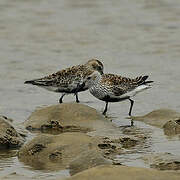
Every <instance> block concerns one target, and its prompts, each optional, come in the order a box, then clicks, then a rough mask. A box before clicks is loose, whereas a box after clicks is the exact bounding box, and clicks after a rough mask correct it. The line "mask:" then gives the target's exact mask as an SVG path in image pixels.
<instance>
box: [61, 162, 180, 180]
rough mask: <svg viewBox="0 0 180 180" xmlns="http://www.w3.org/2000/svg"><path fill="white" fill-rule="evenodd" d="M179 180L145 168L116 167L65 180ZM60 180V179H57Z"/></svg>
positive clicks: (170, 174)
mask: <svg viewBox="0 0 180 180" xmlns="http://www.w3.org/2000/svg"><path fill="white" fill-rule="evenodd" d="M96 179H98V180H107V179H110V180H132V179H133V180H144V179H145V180H179V174H176V173H171V172H162V171H157V170H153V169H147V168H137V167H126V166H116V165H103V166H97V167H94V168H91V169H88V170H85V171H83V172H81V173H78V174H76V175H74V176H72V177H70V178H66V180H96ZM59 180H60V179H59Z"/></svg>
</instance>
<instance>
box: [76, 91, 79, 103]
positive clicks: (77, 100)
mask: <svg viewBox="0 0 180 180" xmlns="http://www.w3.org/2000/svg"><path fill="white" fill-rule="evenodd" d="M76 102H77V103H79V102H80V101H79V99H78V93H76Z"/></svg>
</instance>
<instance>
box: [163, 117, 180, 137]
mask: <svg viewBox="0 0 180 180" xmlns="http://www.w3.org/2000/svg"><path fill="white" fill-rule="evenodd" d="M163 129H164V134H166V135H168V136H172V135H176V134H180V118H177V119H174V120H171V121H168V122H167V123H166V124H164V126H163Z"/></svg>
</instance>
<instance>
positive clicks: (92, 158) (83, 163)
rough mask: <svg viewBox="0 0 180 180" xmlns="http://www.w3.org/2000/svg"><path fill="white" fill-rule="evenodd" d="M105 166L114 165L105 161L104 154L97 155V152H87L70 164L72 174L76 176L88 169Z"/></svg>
mask: <svg viewBox="0 0 180 180" xmlns="http://www.w3.org/2000/svg"><path fill="white" fill-rule="evenodd" d="M104 164H112V162H111V161H108V160H107V159H105V158H104V157H103V156H102V154H101V153H97V151H94V150H90V151H87V152H86V151H85V152H83V153H82V154H80V155H79V156H78V157H77V158H76V159H75V160H73V161H72V162H71V163H70V166H69V168H70V174H71V175H74V174H76V173H78V172H81V171H84V170H86V169H89V168H92V167H95V166H98V165H104Z"/></svg>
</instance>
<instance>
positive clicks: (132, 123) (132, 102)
mask: <svg viewBox="0 0 180 180" xmlns="http://www.w3.org/2000/svg"><path fill="white" fill-rule="evenodd" d="M129 100H130V102H131V106H130V109H129V116H131V111H132V107H133V104H134V101H133V100H132V99H129ZM133 125H134V122H133V120H132V119H131V126H133Z"/></svg>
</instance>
